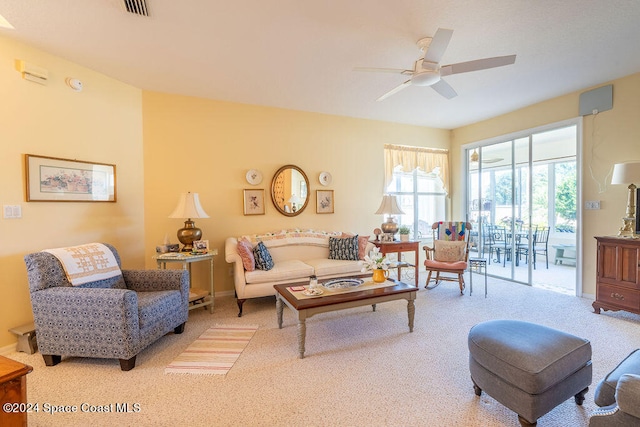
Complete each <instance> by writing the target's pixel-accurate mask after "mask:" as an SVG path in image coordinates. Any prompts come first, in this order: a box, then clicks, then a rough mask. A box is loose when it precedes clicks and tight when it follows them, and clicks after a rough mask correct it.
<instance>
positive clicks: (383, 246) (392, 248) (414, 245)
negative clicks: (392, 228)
mask: <svg viewBox="0 0 640 427" xmlns="http://www.w3.org/2000/svg"><path fill="white" fill-rule="evenodd" d="M370 242H371V243H373V244H374V245H376V247H378V248H380V253H381V254H382V255H386V254H389V253H397V254H398V261H400V260H401V258H400V256H401V253H402V252H414V253H415V257H416V258H415V264H410V263H406V265H408V266H409V267H413V268H414V269H415V279H416V286H418V274H419V268H418V264H419V262H420V242H419V241H417V240H410V241H408V242H400V241H394V242H376V241H375V240H371V241H370ZM401 275H402V266H400V265H399V266H398V280H400V277H401Z"/></svg>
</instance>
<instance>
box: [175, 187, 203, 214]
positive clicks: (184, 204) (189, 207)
mask: <svg viewBox="0 0 640 427" xmlns="http://www.w3.org/2000/svg"><path fill="white" fill-rule="evenodd" d="M169 218H209V215H207V213H206V212H205V211H204V209H202V206H201V205H200V198H199V197H198V193H182V194H180V198H179V199H178V205H177V206H176V208H175V209H174V210H173V212H171V215H169Z"/></svg>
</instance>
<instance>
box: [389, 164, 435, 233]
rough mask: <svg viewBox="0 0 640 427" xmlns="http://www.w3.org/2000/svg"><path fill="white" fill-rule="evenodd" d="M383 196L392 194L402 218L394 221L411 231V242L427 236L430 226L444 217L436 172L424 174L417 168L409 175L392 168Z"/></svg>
mask: <svg viewBox="0 0 640 427" xmlns="http://www.w3.org/2000/svg"><path fill="white" fill-rule="evenodd" d="M386 190H387V193H388V194H391V195H396V196H397V198H398V202H399V204H400V208H401V209H402V210H403V211H404V213H405V214H404V215H400V216H399V218H396V221H397V222H398V224H403V225H406V226H408V227H409V228H410V229H411V234H410V236H411V237H412V238H413V239H426V238H430V237H431V224H433V223H434V222H436V221H442V220H444V219H445V218H446V215H445V214H446V212H445V210H446V200H445V198H446V196H447V193H445V191H444V189H443V184H442V180H441V179H440V177H439V175H438V173H437V170H436V172H435V173H425V172H423V171H421V170H420V169H414V170H413V171H410V172H405V171H403V170H402V168H401V166H396V168H395V169H394V172H393V179H392V180H391V183H390V184H389V186H388V187H387V189H386Z"/></svg>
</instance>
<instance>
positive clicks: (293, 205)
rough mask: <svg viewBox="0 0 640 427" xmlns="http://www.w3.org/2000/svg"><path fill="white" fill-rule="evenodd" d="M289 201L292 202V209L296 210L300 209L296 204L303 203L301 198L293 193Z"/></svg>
mask: <svg viewBox="0 0 640 427" xmlns="http://www.w3.org/2000/svg"><path fill="white" fill-rule="evenodd" d="M288 202H289V203H291V210H292V211H293V212H295V211H297V210H298V206H296V205H300V204H301V203H302V200H301V199H300V197H298V196H296V195H295V194H292V195H291V197H290V198H289V200H288Z"/></svg>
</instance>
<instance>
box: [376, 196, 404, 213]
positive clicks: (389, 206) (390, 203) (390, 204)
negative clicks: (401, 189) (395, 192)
mask: <svg viewBox="0 0 640 427" xmlns="http://www.w3.org/2000/svg"><path fill="white" fill-rule="evenodd" d="M376 214H386V215H404V212H403V211H402V209H400V206H398V199H397V198H396V196H390V195H388V194H385V195H384V196H382V203H380V207H379V208H378V210H377V211H376Z"/></svg>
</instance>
